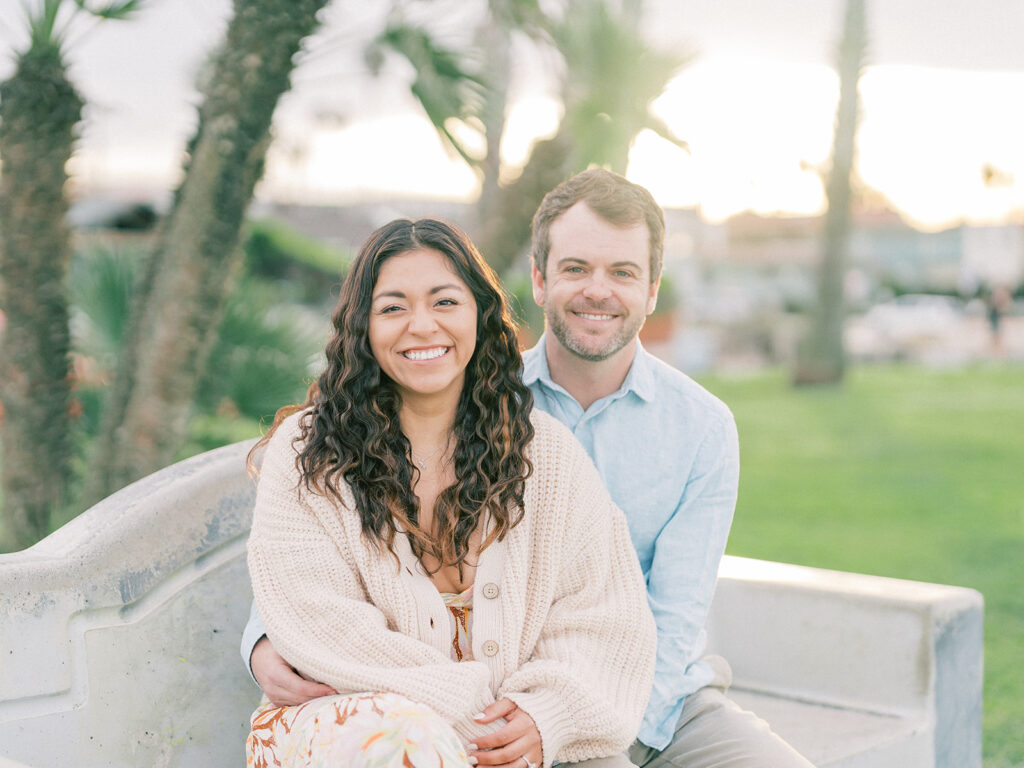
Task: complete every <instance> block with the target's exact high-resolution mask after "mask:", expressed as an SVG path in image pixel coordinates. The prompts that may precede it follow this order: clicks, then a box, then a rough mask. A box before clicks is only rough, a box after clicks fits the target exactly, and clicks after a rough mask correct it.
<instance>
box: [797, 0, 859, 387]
mask: <svg viewBox="0 0 1024 768" xmlns="http://www.w3.org/2000/svg"><path fill="white" fill-rule="evenodd" d="M866 44H867V23H866V9H865V0H847V3H846V18H845V21H844V23H843V39H842V42H841V44H840V48H839V107H838V110H837V112H836V127H835V139H834V142H833V147H832V169H831V171H830V173H829V177H828V184H827V188H826V194H827V196H828V211H827V213H826V214H825V232H824V237H823V241H822V254H821V264H820V265H819V267H818V296H817V304H816V306H815V309H814V312H813V315H812V319H811V327H810V329H809V331H808V334H807V336H805V337H804V338H803V339H802V340H801V344H800V347H799V349H798V350H797V361H796V370H795V371H794V375H793V382H794V383H795V384H838V383H839V382H841V381H842V380H843V376H844V374H845V371H846V354H845V351H844V348H843V319H844V316H845V308H844V306H843V276H844V274H845V271H846V251H847V243H848V240H849V232H850V219H851V215H850V207H851V206H850V197H851V194H850V176H851V174H852V172H853V161H854V148H855V139H856V135H857V120H858V112H859V100H858V96H857V83H858V81H859V79H860V71H861V67H862V66H863V61H864V50H865V47H866Z"/></svg>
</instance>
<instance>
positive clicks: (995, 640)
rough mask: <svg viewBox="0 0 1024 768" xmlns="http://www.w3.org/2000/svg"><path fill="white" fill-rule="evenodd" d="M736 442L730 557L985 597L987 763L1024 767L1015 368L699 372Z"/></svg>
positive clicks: (994, 767)
mask: <svg viewBox="0 0 1024 768" xmlns="http://www.w3.org/2000/svg"><path fill="white" fill-rule="evenodd" d="M704 383H705V385H706V386H708V387H709V388H710V389H711V390H712V391H713V392H715V393H716V394H717V395H718V396H719V397H721V398H722V399H723V400H725V401H726V402H727V403H728V404H729V406H730V407H731V408H732V409H733V412H734V413H735V415H736V421H737V423H738V425H739V432H740V444H741V453H742V472H741V479H740V497H739V503H738V506H737V509H736V519H735V522H734V524H733V529H732V535H731V537H730V541H729V549H728V551H729V553H730V554H734V555H744V556H747V557H757V558H763V559H767V560H779V561H783V562H790V563H800V564H804V565H813V566H818V567H823V568H835V569H839V570H845V571H858V572H862V573H871V574H878V575H883V576H895V577H899V578H906V579H916V580H920V581H934V582H941V583H946V584H956V585H961V586H967V587H973V588H974V589H977V590H979V591H980V592H981V593H982V594H983V595H984V596H985V710H984V712H985V715H984V717H985V725H984V728H985V737H984V739H985V740H984V745H985V746H984V749H985V766H986V768H1010V767H1011V766H1024V663H1022V662H1024V479H1022V478H1024V368H1021V367H1019V366H1018V367H1013V366H1006V367H978V368H972V369H968V370H962V371H940V372H935V371H927V370H922V369H919V368H913V367H898V366H885V367H862V368H857V369H855V370H853V371H852V373H851V374H850V376H849V377H848V380H847V382H846V383H845V384H844V385H843V386H842V387H839V388H834V389H811V390H807V389H801V390H794V389H793V388H791V387H790V386H789V385H788V383H787V381H786V378H785V376H784V375H783V374H782V373H774V374H764V375H757V376H753V377H749V378H742V379H730V378H724V377H716V378H712V379H708V380H705V381H704Z"/></svg>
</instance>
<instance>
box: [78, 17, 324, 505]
mask: <svg viewBox="0 0 1024 768" xmlns="http://www.w3.org/2000/svg"><path fill="white" fill-rule="evenodd" d="M325 2H326V0H235V4H234V5H235V14H234V17H233V18H232V20H231V23H230V25H229V26H228V31H227V37H226V39H225V42H224V44H223V47H222V48H221V50H220V53H219V54H218V56H217V58H216V60H215V62H214V68H213V77H212V79H211V85H210V87H209V88H208V90H207V93H206V95H205V99H204V102H203V106H202V108H201V115H200V121H199V125H200V128H199V132H198V133H197V137H196V139H195V141H194V142H193V143H192V153H191V159H190V162H189V167H188V172H187V174H186V176H185V180H184V182H183V183H182V187H181V189H180V190H179V191H178V194H177V196H176V199H175V205H174V207H173V209H172V211H171V213H170V215H169V217H168V220H167V221H166V222H165V225H164V228H163V230H162V233H161V238H160V242H159V244H158V246H157V250H156V252H155V253H154V259H155V262H154V264H153V265H152V267H151V269H150V270H149V271H148V274H149V276H150V281H149V282H150V285H148V286H146V285H143V286H142V287H143V289H147V288H148V290H149V295H148V296H146V295H144V296H143V297H142V300H141V301H140V302H139V303H138V306H139V307H140V313H139V316H137V317H136V323H135V325H136V329H135V334H134V339H133V340H130V341H133V342H134V343H130V344H129V345H128V348H127V349H126V352H125V354H126V357H125V365H124V366H119V370H118V382H117V383H116V384H115V390H114V391H112V393H111V394H112V395H113V397H111V399H110V401H109V402H108V405H107V408H108V411H107V414H106V415H105V418H104V424H103V431H102V433H101V437H100V441H99V443H98V446H97V450H96V452H95V455H94V460H93V467H92V471H91V472H90V480H91V481H92V482H91V488H90V491H91V493H90V494H89V496H91V497H94V498H95V497H102V496H103V495H106V494H109V493H111V492H113V491H114V490H117V489H118V488H120V487H122V486H123V485H125V484H127V483H129V482H131V481H132V480H135V479H137V478H139V477H142V476H143V475H146V474H148V473H150V472H152V471H154V470H156V469H158V468H159V467H162V466H164V465H166V464H167V463H169V462H170V461H172V460H173V458H174V454H175V451H176V450H177V449H178V448H179V447H180V446H181V444H182V442H183V441H184V438H185V433H186V428H187V422H188V418H189V415H190V411H191V406H192V400H193V397H194V395H195V391H196V387H197V385H198V381H199V378H200V377H201V375H202V373H203V370H204V368H205V365H206V361H207V357H208V354H209V351H210V349H211V347H212V344H213V342H214V340H215V338H216V331H217V327H218V325H219V323H220V319H221V315H222V313H223V308H224V304H225V301H226V299H227V296H228V294H229V291H230V287H231V285H232V282H233V276H234V273H235V271H236V267H237V265H238V262H239V259H238V254H239V249H238V242H239V232H240V230H241V226H242V221H243V217H244V214H245V210H246V208H247V207H248V204H249V202H250V200H251V199H252V193H253V188H254V187H255V185H256V182H257V181H258V180H259V178H260V176H261V175H262V172H263V162H264V157H265V155H266V150H267V147H268V145H269V143H270V125H271V118H272V117H273V113H274V109H275V107H276V106H277V102H278V99H279V98H280V96H281V94H283V93H284V92H285V91H287V89H288V87H289V76H290V74H291V71H292V68H293V66H294V63H293V58H294V56H295V54H296V53H297V51H298V49H299V45H300V43H301V41H302V40H303V38H305V37H306V36H308V35H309V34H311V33H312V32H313V30H314V29H315V27H316V23H317V20H316V16H317V13H318V12H319V10H320V9H321V8H322V7H323V5H324V4H325ZM144 282H145V281H144Z"/></svg>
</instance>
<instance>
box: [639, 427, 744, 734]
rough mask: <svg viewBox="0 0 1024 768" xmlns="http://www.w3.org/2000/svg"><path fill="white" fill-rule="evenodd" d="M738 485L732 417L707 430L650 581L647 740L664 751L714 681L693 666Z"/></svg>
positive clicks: (657, 551) (659, 546) (660, 537)
mask: <svg viewBox="0 0 1024 768" xmlns="http://www.w3.org/2000/svg"><path fill="white" fill-rule="evenodd" d="M738 484H739V440H738V437H737V434H736V424H735V422H734V421H733V420H732V417H731V415H727V416H726V417H724V418H722V419H719V420H717V421H716V422H715V423H714V424H713V425H712V426H711V427H710V428H709V430H708V432H707V433H706V434H705V435H704V438H703V441H702V443H701V445H700V448H699V449H698V451H697V454H696V458H695V460H694V463H693V468H692V470H691V473H690V476H689V478H688V479H687V481H686V486H685V488H684V489H683V492H682V495H681V497H680V500H679V504H678V506H677V507H676V510H675V512H674V513H673V514H672V517H671V518H670V519H669V521H668V523H666V524H665V527H664V528H663V529H662V530H661V532H660V533H659V535H658V538H657V539H656V541H655V545H654V556H653V559H652V562H651V568H650V572H649V574H648V579H647V594H648V600H649V601H650V606H651V611H652V612H653V613H654V620H655V623H656V624H657V627H658V656H657V662H656V666H655V675H654V687H653V689H652V691H651V699H650V703H649V704H648V707H647V711H646V713H645V715H644V721H643V724H642V726H641V728H640V740H641V741H643V742H644V743H645V744H647V745H648V746H651V747H654V748H656V749H664V748H665V747H666V746H667V745H668V743H669V742H670V741H671V739H672V734H673V731H674V729H675V725H676V721H677V720H678V719H679V715H680V712H681V710H682V704H683V699H684V698H685V697H686V696H687V695H688V694H689V693H691V692H692V691H693V690H695V689H696V688H698V687H701V686H703V685H706V684H707V683H709V682H710V675H709V674H706V675H705V676H706V677H707V678H708V679H701V676H700V675H699V674H697V673H696V670H695V671H694V672H691V674H690V677H689V678H687V675H686V672H687V668H688V667H689V666H690V664H691V663H693V662H695V661H697V660H698V659H699V657H700V655H701V654H702V653H703V650H704V648H703V646H704V623H705V620H706V619H707V615H708V610H709V609H710V607H711V599H712V597H713V596H714V591H715V582H716V581H717V578H718V565H719V562H720V561H721V559H722V554H723V553H724V552H725V544H726V541H727V539H728V537H729V528H730V526H731V525H732V517H733V511H734V509H735V506H736V495H737V489H738Z"/></svg>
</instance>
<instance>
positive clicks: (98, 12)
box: [73, 0, 145, 19]
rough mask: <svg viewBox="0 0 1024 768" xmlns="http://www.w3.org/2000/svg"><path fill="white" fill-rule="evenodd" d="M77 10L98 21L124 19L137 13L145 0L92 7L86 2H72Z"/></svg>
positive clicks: (121, 0)
mask: <svg viewBox="0 0 1024 768" xmlns="http://www.w3.org/2000/svg"><path fill="white" fill-rule="evenodd" d="M73 2H74V4H75V5H76V6H78V9H79V10H82V11H85V12H86V13H88V14H91V15H92V16H95V17H96V18H98V19H124V18H127V17H128V16H130V15H131V14H133V13H135V12H136V11H138V10H139V9H140V8H141V7H142V5H143V3H144V2H145V0H110V2H108V3H106V4H105V5H100V6H98V7H93V6H92V5H91V4H90V3H89V2H88V0H73Z"/></svg>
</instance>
